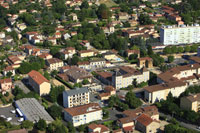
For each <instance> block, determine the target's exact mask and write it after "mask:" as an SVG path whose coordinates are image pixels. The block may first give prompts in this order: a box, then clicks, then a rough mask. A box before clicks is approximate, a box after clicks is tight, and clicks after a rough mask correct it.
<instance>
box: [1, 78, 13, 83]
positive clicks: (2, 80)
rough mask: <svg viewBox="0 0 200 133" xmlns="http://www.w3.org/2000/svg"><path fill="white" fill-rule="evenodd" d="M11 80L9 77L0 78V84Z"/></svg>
mask: <svg viewBox="0 0 200 133" xmlns="http://www.w3.org/2000/svg"><path fill="white" fill-rule="evenodd" d="M10 82H12V80H11V79H10V78H7V79H0V84H3V83H10Z"/></svg>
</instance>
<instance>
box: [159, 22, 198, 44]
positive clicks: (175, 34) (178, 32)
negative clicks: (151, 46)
mask: <svg viewBox="0 0 200 133" xmlns="http://www.w3.org/2000/svg"><path fill="white" fill-rule="evenodd" d="M160 42H161V43H163V44H164V45H178V44H189V43H199V42H200V26H199V24H193V25H190V26H189V25H180V26H163V27H162V28H161V29H160Z"/></svg>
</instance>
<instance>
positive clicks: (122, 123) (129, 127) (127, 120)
mask: <svg viewBox="0 0 200 133" xmlns="http://www.w3.org/2000/svg"><path fill="white" fill-rule="evenodd" d="M133 120H134V117H124V118H120V119H119V120H117V124H118V125H119V127H120V128H121V129H122V130H123V132H124V133H129V132H133V130H134V129H135V123H134V121H133Z"/></svg>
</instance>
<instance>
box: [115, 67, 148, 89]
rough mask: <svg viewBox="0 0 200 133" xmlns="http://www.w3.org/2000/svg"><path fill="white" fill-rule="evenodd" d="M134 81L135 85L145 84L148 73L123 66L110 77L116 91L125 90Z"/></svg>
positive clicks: (145, 70)
mask: <svg viewBox="0 0 200 133" xmlns="http://www.w3.org/2000/svg"><path fill="white" fill-rule="evenodd" d="M134 80H136V82H137V83H141V82H147V81H148V80H149V71H148V70H147V69H146V68H142V69H141V70H136V69H134V68H132V67H129V66H123V67H120V70H119V71H116V72H115V73H114V74H113V76H112V84H113V86H114V87H115V88H116V89H120V88H126V87H128V86H129V85H132V84H133V81H134Z"/></svg>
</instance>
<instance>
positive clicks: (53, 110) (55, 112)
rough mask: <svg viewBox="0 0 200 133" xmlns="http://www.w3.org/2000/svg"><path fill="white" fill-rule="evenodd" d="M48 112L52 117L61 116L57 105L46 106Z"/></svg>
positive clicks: (60, 110)
mask: <svg viewBox="0 0 200 133" xmlns="http://www.w3.org/2000/svg"><path fill="white" fill-rule="evenodd" d="M48 112H49V114H50V115H51V116H52V117H53V118H54V119H56V118H61V114H62V109H61V108H60V107H59V106H57V105H52V106H51V107H49V108H48Z"/></svg>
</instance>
